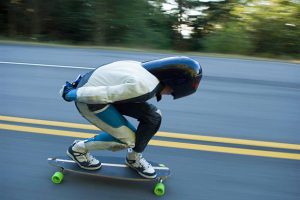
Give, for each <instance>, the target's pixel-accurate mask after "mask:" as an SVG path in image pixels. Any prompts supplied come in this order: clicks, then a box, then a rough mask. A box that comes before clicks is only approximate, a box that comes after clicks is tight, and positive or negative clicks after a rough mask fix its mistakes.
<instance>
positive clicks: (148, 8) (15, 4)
mask: <svg viewBox="0 0 300 200" xmlns="http://www.w3.org/2000/svg"><path fill="white" fill-rule="evenodd" d="M0 11H1V12H0V39H2V40H22V41H24V40H25V41H37V42H55V43H63V44H78V45H98V46H117V47H130V48H143V49H165V50H179V51H197V52H215V53H229V54H242V55H251V56H264V57H276V58H278V57H280V58H299V57H300V56H299V55H300V54H299V52H300V37H299V36H300V23H299V22H300V20H299V19H300V1H299V0H223V1H215V0H212V1H210V0H201V1H199V0H151V1H150V0H51V1H40V0H1V1H0Z"/></svg>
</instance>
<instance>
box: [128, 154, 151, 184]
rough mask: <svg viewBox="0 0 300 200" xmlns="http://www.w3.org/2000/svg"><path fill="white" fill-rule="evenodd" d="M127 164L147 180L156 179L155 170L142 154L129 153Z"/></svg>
mask: <svg viewBox="0 0 300 200" xmlns="http://www.w3.org/2000/svg"><path fill="white" fill-rule="evenodd" d="M125 163H126V165H128V166H129V167H131V168H132V169H134V170H136V171H137V173H139V174H140V175H141V176H143V177H145V178H149V179H152V178H156V172H155V170H154V168H153V167H152V165H151V164H150V163H148V162H147V161H146V159H145V158H143V156H142V154H141V153H136V152H130V151H129V153H128V155H127V157H126V160H125Z"/></svg>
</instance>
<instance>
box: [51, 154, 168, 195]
mask: <svg viewBox="0 0 300 200" xmlns="http://www.w3.org/2000/svg"><path fill="white" fill-rule="evenodd" d="M96 158H97V159H99V160H100V161H101V164H102V166H101V168H100V169H99V170H85V169H82V168H80V167H79V166H78V165H77V163H75V162H74V161H73V160H71V159H70V158H69V157H67V156H59V157H52V158H48V163H49V164H50V165H52V166H54V167H57V168H59V169H60V171H57V172H55V173H54V174H53V176H52V177H51V180H52V182H53V183H55V184H59V183H61V182H62V181H63V178H64V174H63V172H64V171H70V172H73V173H80V174H84V175H93V176H99V177H104V178H112V179H120V180H128V181H156V182H157V183H156V184H155V186H154V194H156V195H158V196H162V195H164V194H165V185H164V184H163V181H164V180H165V179H167V178H168V177H169V176H170V174H171V171H170V169H169V168H168V167H166V166H164V165H163V164H158V163H155V162H150V163H151V165H152V166H153V168H154V169H155V171H156V173H157V177H156V178H155V179H148V178H144V177H142V176H140V175H139V174H138V173H137V172H136V171H135V170H133V169H131V168H130V167H128V166H127V165H125V164H124V161H125V158H120V157H102V156H101V157H97V156H96Z"/></svg>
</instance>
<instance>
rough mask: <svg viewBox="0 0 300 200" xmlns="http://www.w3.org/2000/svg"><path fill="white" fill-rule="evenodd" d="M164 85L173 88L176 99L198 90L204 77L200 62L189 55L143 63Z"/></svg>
mask: <svg viewBox="0 0 300 200" xmlns="http://www.w3.org/2000/svg"><path fill="white" fill-rule="evenodd" d="M142 65H143V67H144V68H145V69H147V70H148V71H149V72H150V73H152V74H153V75H154V76H156V77H157V78H158V79H159V80H160V82H161V83H162V84H163V85H167V86H170V87H171V88H172V89H173V92H172V96H173V97H174V99H178V98H181V97H185V96H188V95H190V94H193V93H194V92H196V90H197V88H198V86H199V83H200V81H201V78H202V68H201V66H200V65H199V63H198V62H197V61H195V60H193V59H191V58H188V57H183V56H180V57H169V58H163V59H159V60H151V61H147V62H143V63H142Z"/></svg>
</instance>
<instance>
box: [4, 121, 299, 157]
mask: <svg viewBox="0 0 300 200" xmlns="http://www.w3.org/2000/svg"><path fill="white" fill-rule="evenodd" d="M0 129H4V130H10V131H20V132H29V133H38V134H48V135H57V136H68V137H77V138H88V137H92V136H93V134H89V133H83V132H72V131H63V130H55V129H46V128H36V127H29V126H16V125H8V124H0ZM149 144H150V145H153V146H162V147H171V148H180V149H189V150H201V151H209V152H219V153H229V154H239V155H250V156H260V157H271V158H283V159H292V160H300V154H296V153H284V152H274V151H262V150H253V149H242V148H232V147H220V146H213V145H200V144H191V143H183V142H170V141H161V140H151V141H150V143H149Z"/></svg>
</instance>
